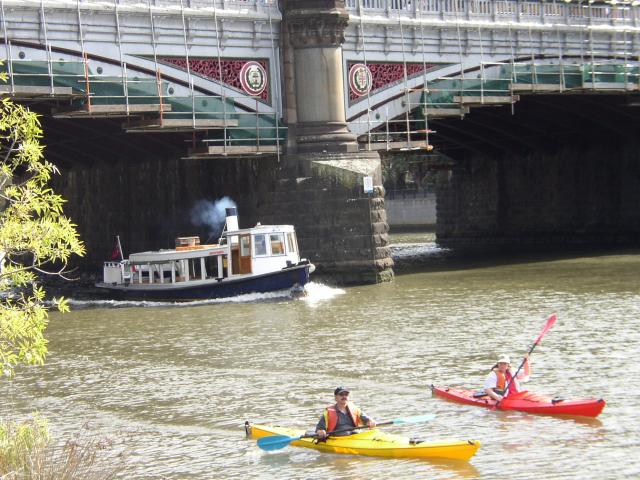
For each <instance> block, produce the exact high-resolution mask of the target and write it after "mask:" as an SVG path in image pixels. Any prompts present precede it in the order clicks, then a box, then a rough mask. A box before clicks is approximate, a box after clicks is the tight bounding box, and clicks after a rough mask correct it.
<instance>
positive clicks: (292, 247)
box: [287, 232, 298, 253]
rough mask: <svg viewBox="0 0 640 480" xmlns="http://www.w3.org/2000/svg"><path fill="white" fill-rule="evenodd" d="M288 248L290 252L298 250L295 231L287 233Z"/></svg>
mask: <svg viewBox="0 0 640 480" xmlns="http://www.w3.org/2000/svg"><path fill="white" fill-rule="evenodd" d="M287 248H288V250H289V253H296V252H297V251H298V248H297V246H296V234H295V233H293V232H289V233H287Z"/></svg>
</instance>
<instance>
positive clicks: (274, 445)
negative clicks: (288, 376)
mask: <svg viewBox="0 0 640 480" xmlns="http://www.w3.org/2000/svg"><path fill="white" fill-rule="evenodd" d="M435 417H436V416H435V415H434V414H428V415H418V416H415V417H404V418H398V419H396V420H390V421H388V422H382V423H378V424H377V425H376V427H384V426H385V425H403V424H405V423H422V422H429V421H431V420H433V419H434V418H435ZM362 428H369V427H367V426H366V425H363V426H360V427H349V428H342V429H339V430H334V431H333V432H331V433H329V434H328V435H327V436H329V437H330V436H331V435H333V434H335V433H339V432H348V431H351V430H360V429H362ZM301 438H318V434H317V433H314V434H311V435H300V436H298V437H290V436H289V435H270V436H268V437H262V438H259V439H258V446H259V447H260V448H261V449H262V450H266V451H271V450H280V449H281V448H284V447H286V446H287V445H289V444H290V443H291V442H295V441H296V440H300V439H301Z"/></svg>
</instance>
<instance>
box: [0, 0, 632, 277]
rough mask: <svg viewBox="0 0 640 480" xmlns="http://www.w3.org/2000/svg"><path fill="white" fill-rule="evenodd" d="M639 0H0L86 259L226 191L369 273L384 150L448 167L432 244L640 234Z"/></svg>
mask: <svg viewBox="0 0 640 480" xmlns="http://www.w3.org/2000/svg"><path fill="white" fill-rule="evenodd" d="M638 3H639V2H638V1H633V2H629V1H617V0H616V1H606V2H602V1H587V0H577V1H576V0H572V1H554V0H552V1H520V0H495V1H489V0H330V1H328V2H314V1H313V0H281V1H280V2H279V3H278V2H275V0H105V1H97V0H55V1H54V0H39V1H38V0H0V36H1V37H2V43H3V44H4V48H2V46H0V60H2V67H1V68H2V69H3V72H4V73H5V74H6V78H7V81H6V83H5V84H1V85H0V94H1V95H3V96H8V97H11V98H13V99H15V100H16V101H18V102H21V103H24V104H27V105H29V106H30V107H31V108H32V109H34V110H35V111H37V112H39V113H40V114H41V115H42V118H43V121H44V123H45V142H46V143H47V145H48V146H47V156H48V158H49V159H51V160H52V161H54V162H55V163H56V164H58V165H61V166H62V167H63V168H62V170H63V173H64V180H63V181H62V182H61V184H62V188H63V190H64V193H65V196H66V197H67V198H70V200H71V201H70V205H69V206H70V208H71V209H72V213H73V214H74V216H73V218H78V217H79V218H81V220H77V223H78V224H79V225H82V229H83V231H82V232H81V234H82V236H83V238H84V239H85V241H86V242H87V245H88V247H89V257H90V260H91V261H93V262H94V263H97V262H98V261H99V260H100V259H101V257H102V255H103V254H102V253H101V252H108V251H110V245H108V244H109V238H113V237H112V236H113V235H115V234H119V233H121V234H122V237H123V239H124V240H125V241H128V243H129V244H130V245H131V249H132V250H134V251H135V250H141V249H146V248H158V247H164V246H166V244H167V242H170V241H171V239H172V238H174V237H175V236H177V233H178V232H182V233H189V234H191V233H192V231H193V226H192V225H191V224H190V223H189V212H188V208H189V205H191V204H193V203H195V202H197V201H198V200H199V199H201V198H203V197H204V198H212V197H217V198H219V197H222V196H224V195H228V196H233V197H234V198H240V199H241V200H240V203H241V204H242V205H241V207H242V208H241V209H240V211H241V212H244V213H245V214H246V215H247V217H248V218H249V219H250V220H251V221H254V220H264V216H266V217H267V218H273V219H274V221H276V220H277V221H276V222H275V223H283V221H284V222H289V223H293V224H295V225H296V226H298V227H299V228H298V231H299V232H300V244H301V248H302V250H303V251H308V252H314V253H313V254H314V255H316V257H315V258H314V257H312V258H311V259H312V261H314V262H315V263H317V264H319V265H320V267H322V265H323V264H324V265H327V266H328V267H327V268H328V269H330V270H332V271H334V272H335V271H336V270H340V271H341V272H342V275H343V279H346V280H345V281H350V280H349V279H351V280H353V279H354V278H356V277H358V275H360V273H357V272H365V273H363V274H362V275H360V276H359V277H358V278H357V279H356V280H355V281H359V280H362V279H363V278H365V277H366V278H373V279H374V281H378V280H380V279H381V278H382V277H385V278H389V275H392V273H391V265H392V261H391V258H390V250H389V247H388V245H387V244H388V236H387V232H388V225H387V222H386V213H385V211H384V190H383V189H374V191H373V192H367V193H364V192H363V189H362V187H363V185H364V178H366V177H371V178H372V179H373V182H374V184H375V185H380V184H381V182H382V178H381V162H380V155H383V156H385V157H387V158H391V159H393V158H400V159H411V158H413V159H418V161H420V162H423V163H425V164H428V165H429V168H431V169H432V170H434V171H441V172H442V175H443V176H442V177H441V180H442V181H440V185H441V188H440V190H438V192H437V196H438V213H437V216H438V227H437V235H438V239H439V242H441V243H443V244H447V243H449V244H451V245H455V244H457V243H458V244H459V243H467V244H476V243H478V242H479V240H481V239H485V240H487V241H494V240H495V239H498V241H499V242H503V243H506V242H512V243H518V242H519V241H520V240H522V238H523V236H528V238H529V240H531V241H533V242H534V243H535V242H539V241H541V240H540V239H541V238H543V239H545V241H546V240H553V239H557V240H558V241H560V242H565V243H566V242H569V241H573V239H575V238H576V237H575V234H574V233H572V232H576V231H577V232H578V234H577V235H578V236H580V235H582V236H583V237H584V238H590V239H594V238H595V239H597V238H599V232H605V233H606V234H608V235H609V234H610V235H609V237H607V238H625V239H629V238H632V239H633V238H638V235H637V233H639V232H640V219H638V215H637V214H636V213H635V212H636V210H637V208H636V206H637V203H638V201H640V198H637V194H635V193H634V192H637V191H640V189H638V188H637V185H635V184H634V183H633V182H634V178H635V176H634V174H629V175H626V173H625V172H627V171H631V172H633V171H635V170H634V169H635V161H636V159H637V151H638V150H639V149H638V148H636V146H635V144H633V142H634V141H635V140H633V139H634V138H635V137H636V136H637V127H638V115H637V107H638V105H640V101H639V100H638V94H639V93H640V92H639V90H640V7H639V6H638ZM594 140H601V142H600V144H598V145H591V144H590V143H589V142H592V141H594ZM587 144H589V146H588V147H587V146H585V145H587ZM563 149H564V150H563ZM565 150H566V151H565ZM614 151H615V153H612V152H614ZM604 157H607V161H606V162H603V161H602V158H604ZM156 159H162V160H164V161H162V162H155V163H152V162H153V161H154V160H156ZM76 167H78V168H76ZM567 172H571V174H569V173H567ZM576 172H579V173H580V174H575V175H574V173H576ZM105 179H108V181H106V180H105ZM603 179H605V180H606V181H603ZM532 190H534V191H536V192H544V195H543V196H542V197H540V198H539V197H538V196H536V199H535V200H534V199H532V198H531V194H530V192H531V191H532ZM87 192H88V193H90V194H89V195H87ZM563 195H564V197H563ZM558 199H561V200H562V201H559V200H558ZM577 199H581V201H578V200H577ZM585 199H586V200H585ZM545 202H546V203H545ZM602 205H605V207H602ZM132 206H135V207H137V208H133V207H132ZM141 211H147V212H148V213H146V214H145V215H140V212H141ZM114 212H124V214H116V213H114ZM149 212H150V213H149ZM540 212H542V213H540ZM241 214H242V213H241ZM339 214H340V215H339ZM258 215H261V216H260V217H258ZM558 232H562V233H558ZM203 234H206V232H203ZM569 239H571V240H569ZM159 240H162V241H163V242H164V243H162V244H158V243H157V242H159ZM125 248H126V247H125ZM321 270H322V268H320V269H319V271H321ZM354 272H356V273H354ZM367 272H368V273H367ZM371 272H373V273H371ZM372 276H373V277H372Z"/></svg>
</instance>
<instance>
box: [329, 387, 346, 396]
mask: <svg viewBox="0 0 640 480" xmlns="http://www.w3.org/2000/svg"><path fill="white" fill-rule="evenodd" d="M345 392H346V393H349V389H348V388H346V387H342V386H341V387H338V388H336V389H335V390H334V391H333V394H334V395H340V394H341V393H345Z"/></svg>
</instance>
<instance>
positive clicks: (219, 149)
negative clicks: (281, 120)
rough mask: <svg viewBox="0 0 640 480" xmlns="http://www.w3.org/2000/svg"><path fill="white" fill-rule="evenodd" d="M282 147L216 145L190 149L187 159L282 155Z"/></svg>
mask: <svg viewBox="0 0 640 480" xmlns="http://www.w3.org/2000/svg"><path fill="white" fill-rule="evenodd" d="M281 152H282V145H280V146H278V145H227V146H224V145H216V146H207V147H197V148H190V149H189V156H188V157H187V158H222V157H226V156H234V155H260V154H263V153H281Z"/></svg>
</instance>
